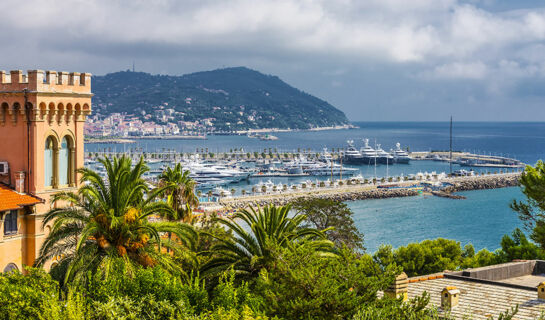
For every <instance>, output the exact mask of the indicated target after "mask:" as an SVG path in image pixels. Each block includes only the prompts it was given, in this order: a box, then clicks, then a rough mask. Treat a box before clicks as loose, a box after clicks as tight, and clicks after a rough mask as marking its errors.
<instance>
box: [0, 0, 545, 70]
mask: <svg viewBox="0 0 545 320" xmlns="http://www.w3.org/2000/svg"><path fill="white" fill-rule="evenodd" d="M479 2H480V1H472V2H471V3H470V4H468V3H467V2H465V3H462V2H461V0H412V1H406V0H367V1H361V0H338V1H330V0H276V1H268V0H232V1H223V0H187V1H177V0H156V1H144V0H135V1H122V0H74V1H65V0H51V1H47V2H45V1H40V0H28V1H20V0H3V1H1V2H0V12H3V13H4V14H3V19H2V20H0V28H1V29H2V30H3V32H2V33H0V41H2V43H9V44H11V45H12V46H17V44H19V45H20V46H21V47H23V44H24V47H25V49H27V50H29V51H32V52H39V53H40V54H43V59H44V60H45V61H55V59H65V57H66V56H67V55H70V53H72V54H73V56H78V55H79V56H80V57H86V58H90V61H91V60H92V61H100V60H101V59H112V60H115V59H117V58H119V57H121V58H125V56H126V55H128V53H130V54H138V53H139V52H144V53H143V54H145V55H146V56H149V58H150V59H153V57H154V55H158V56H159V55H160V56H161V57H165V56H169V57H179V58H180V59H182V58H185V57H186V56H187V54H188V52H197V53H199V54H202V53H206V56H207V57H212V56H213V57H215V59H216V60H218V61H221V60H222V59H223V58H224V57H225V56H226V55H227V54H230V53H233V55H236V56H237V57H240V58H239V60H242V61H244V60H245V59H246V60H247V61H248V60H251V59H254V60H255V59H260V60H261V61H265V60H269V61H276V62H277V63H286V62H288V63H289V62H290V59H292V58H291V57H294V56H295V57H299V59H300V60H304V61H311V60H312V59H318V58H319V59H322V60H323V59H328V60H330V61H338V66H339V68H341V69H343V68H344V69H346V68H348V69H349V68H350V65H357V64H369V63H382V64H390V65H398V64H401V65H417V66H419V68H421V70H427V71H420V72H421V73H422V74H424V75H425V76H427V77H435V78H436V79H438V78H465V79H468V78H469V79H485V78H487V77H489V76H491V75H497V72H500V71H501V70H504V71H505V72H506V73H505V74H511V75H513V74H517V76H520V77H526V76H534V75H536V74H541V73H542V70H543V69H544V68H543V67H542V63H541V61H540V60H541V57H542V54H541V53H542V52H544V51H545V50H544V49H543V44H542V42H543V41H545V11H544V10H519V11H512V12H489V11H486V10H484V9H480V8H479V7H478V5H479ZM23 39H24V40H23ZM29 44H30V45H29ZM33 45H34V46H35V47H32V46H33ZM16 51H17V50H15V51H13V52H11V51H10V52H4V53H5V55H4V56H3V61H2V63H4V64H16V62H17V61H18V59H21V54H20V53H18V52H16ZM19 51H20V50H19ZM196 55H198V54H196ZM57 57H58V58H57ZM256 57H258V58H256ZM74 59H76V58H74ZM502 61H503V62H502ZM506 61H510V63H516V64H518V65H517V66H516V67H513V66H510V65H509V64H508V65H505V64H504V62H506ZM95 63H96V62H95ZM347 65H348V67H346V66H347ZM498 70H500V71H498ZM514 70H518V71H516V72H515V71H514Z"/></svg>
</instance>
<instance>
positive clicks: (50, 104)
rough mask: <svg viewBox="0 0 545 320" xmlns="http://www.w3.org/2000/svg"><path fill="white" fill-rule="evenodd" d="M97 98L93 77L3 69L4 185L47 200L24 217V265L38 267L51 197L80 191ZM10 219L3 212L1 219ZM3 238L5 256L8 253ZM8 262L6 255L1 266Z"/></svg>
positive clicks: (0, 140)
mask: <svg viewBox="0 0 545 320" xmlns="http://www.w3.org/2000/svg"><path fill="white" fill-rule="evenodd" d="M91 97H92V93H91V74H89V73H81V74H80V73H77V72H71V73H68V72H55V71H46V72H44V71H42V70H29V71H28V73H27V74H23V72H22V71H21V70H15V71H11V72H10V73H9V74H7V73H6V72H5V71H0V183H2V184H3V185H4V186H7V187H9V188H12V189H14V191H16V192H17V193H18V194H27V195H29V196H33V197H35V198H39V199H41V200H42V201H41V203H38V204H35V205H34V206H33V207H32V208H28V207H27V208H26V209H25V210H22V211H21V213H20V214H19V215H18V224H17V228H18V230H17V235H21V239H20V241H19V242H20V246H21V252H22V257H21V259H22V261H21V263H23V264H27V265H32V263H33V262H34V259H35V257H36V256H37V253H38V251H39V249H40V246H41V243H42V242H43V240H44V238H45V235H46V234H47V232H48V227H47V226H46V228H45V230H42V218H43V214H44V213H46V212H47V211H49V210H50V209H51V208H52V207H51V203H50V197H51V195H53V194H55V193H57V192H60V191H75V190H76V188H77V187H78V183H79V182H78V177H77V173H76V170H77V168H80V167H83V158H84V149H83V139H84V138H83V125H84V122H85V118H86V116H87V115H89V114H90V112H91ZM2 169H3V170H2ZM0 200H1V199H0ZM6 215H7V214H6V213H5V212H0V219H2V220H4V217H5V216H6ZM1 222H3V223H4V222H5V221H1ZM0 231H1V230H0ZM3 236H4V234H0V253H1V251H5V250H7V249H5V248H3V244H5V243H6V242H7V241H6V240H8V239H6V238H5V237H3ZM9 240H10V241H9V242H15V243H17V241H15V240H14V239H12V238H10V239H9ZM16 247H17V246H13V245H11V247H10V249H9V250H17V248H16ZM2 263H4V261H2V254H0V268H2ZM14 264H15V265H18V264H19V263H18V262H14ZM18 267H19V266H18ZM0 271H2V270H1V269H0Z"/></svg>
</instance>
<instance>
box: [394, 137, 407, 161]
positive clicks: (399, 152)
mask: <svg viewBox="0 0 545 320" xmlns="http://www.w3.org/2000/svg"><path fill="white" fill-rule="evenodd" d="M392 155H393V156H394V162H395V163H409V161H411V157H409V153H408V152H407V151H405V150H403V149H401V144H400V143H399V142H398V143H396V148H395V149H394V150H392Z"/></svg>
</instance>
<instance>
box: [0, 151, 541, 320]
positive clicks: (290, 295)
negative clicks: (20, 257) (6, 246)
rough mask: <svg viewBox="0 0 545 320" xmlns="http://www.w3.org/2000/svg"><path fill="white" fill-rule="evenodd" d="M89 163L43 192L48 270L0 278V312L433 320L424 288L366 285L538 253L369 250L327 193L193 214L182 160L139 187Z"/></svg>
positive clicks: (420, 247) (123, 169)
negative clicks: (398, 293) (402, 294)
mask: <svg viewBox="0 0 545 320" xmlns="http://www.w3.org/2000/svg"><path fill="white" fill-rule="evenodd" d="M101 161H102V163H103V165H104V166H105V167H106V169H107V170H106V172H107V178H106V180H103V179H102V178H101V177H100V176H98V175H97V174H96V173H95V172H93V171H90V170H86V169H82V170H80V173H81V174H82V180H83V182H84V183H83V184H82V187H80V189H79V190H78V191H77V192H76V193H61V194H59V195H57V196H55V197H54V201H63V202H66V201H67V202H69V203H71V204H72V205H71V206H69V207H64V208H63V209H53V210H52V211H50V212H49V213H48V214H47V215H46V218H45V223H49V222H53V227H52V231H51V233H50V234H49V235H48V237H47V239H46V241H45V243H44V245H43V247H42V248H41V251H40V253H41V255H40V257H39V259H38V260H37V263H36V264H37V266H41V265H44V264H47V263H50V262H52V261H55V265H54V266H53V267H52V268H51V271H50V273H46V272H45V271H44V270H43V269H41V268H27V271H28V274H27V275H22V274H20V273H19V272H13V273H9V274H0V319H97V320H99V319H100V320H102V319H354V320H370V319H396V320H397V319H399V320H408V319H423V320H434V319H442V318H441V317H440V316H439V314H438V313H437V311H436V310H434V309H433V308H432V307H430V306H429V305H428V303H429V296H428V295H427V294H424V295H423V296H420V297H415V298H414V299H412V300H410V301H408V302H406V303H403V302H401V301H400V300H395V299H391V298H378V295H377V293H378V292H379V291H381V290H384V289H385V288H387V287H388V286H390V285H391V284H392V281H393V279H394V277H395V276H396V275H397V274H399V273H400V272H401V271H402V270H404V271H405V272H406V273H407V274H408V275H409V276H418V275H422V274H429V273H434V272H440V271H443V270H445V269H450V270H457V269H461V268H467V267H478V266H484V265H489V264H495V263H501V262H507V261H511V260H513V259H536V258H543V257H545V254H544V249H543V245H542V244H541V243H539V245H536V244H534V243H533V242H531V241H529V240H528V239H527V238H526V236H525V234H524V233H523V232H522V231H521V230H519V229H516V230H515V231H514V232H513V234H512V235H511V236H508V235H506V236H504V238H503V239H502V242H501V249H498V250H497V251H495V252H489V251H487V250H481V251H479V252H477V253H475V250H474V248H473V247H472V246H471V245H467V246H465V247H464V248H462V247H461V246H460V243H459V242H456V241H453V240H447V239H435V240H426V241H423V242H421V243H412V244H409V245H407V246H405V247H399V248H397V249H393V248H392V247H391V246H382V247H381V248H380V249H379V250H378V251H377V252H376V253H375V254H374V255H369V254H367V253H366V252H365V250H364V249H363V245H362V244H361V239H362V237H363V236H362V235H361V234H359V232H357V230H356V229H355V228H354V221H353V219H352V212H351V211H350V210H349V209H348V208H347V207H346V206H345V205H343V204H339V203H336V202H332V201H330V200H327V201H323V200H319V199H317V200H305V201H301V202H299V203H297V204H294V207H291V206H289V205H288V206H285V207H275V206H267V207H264V208H251V207H250V208H248V209H246V210H242V211H239V212H238V213H237V214H235V215H234V216H233V217H232V218H225V217H204V218H200V219H197V218H195V217H194V216H193V214H192V208H193V207H194V206H195V205H196V199H195V195H194V194H193V190H194V189H193V187H194V185H193V181H192V180H191V179H188V178H187V173H186V172H185V171H184V170H183V169H182V168H181V166H177V167H175V168H173V169H170V170H167V171H165V172H164V173H163V174H162V175H161V176H160V183H159V184H158V187H157V188H155V189H149V187H148V185H147V184H146V183H145V182H144V181H143V180H142V174H143V173H144V172H146V171H147V170H148V168H147V167H146V166H145V165H144V164H143V163H142V162H138V163H136V164H134V165H133V164H132V163H131V161H130V160H129V159H128V158H118V159H114V160H113V161H112V160H109V159H102V160H101ZM537 167H538V168H541V167H543V165H542V164H538V166H537ZM544 172H545V171H543V170H542V169H539V170H538V172H537V173H536V172H534V171H532V169H530V168H529V169H527V172H526V173H525V175H524V178H523V179H522V180H521V184H522V186H523V190H524V188H525V190H528V192H527V193H526V194H527V196H528V202H526V203H522V202H518V203H516V204H513V206H514V207H515V208H520V207H521V206H525V205H526V206H527V207H525V208H526V209H527V210H525V211H523V213H530V212H533V213H538V212H540V211H539V210H541V209H540V208H541V207H540V206H541V205H543V204H544V202H543V201H542V200H541V199H538V198H537V194H539V192H537V193H533V192H530V190H532V188H533V187H535V186H536V184H539V183H542V181H545V174H544ZM530 177H533V178H532V179H530ZM543 186H545V183H543ZM533 190H536V189H533ZM292 208H293V209H295V210H293V211H290V210H291V209H292ZM289 212H293V214H288V213H289ZM528 217H530V216H528ZM148 218H150V219H148ZM151 218H153V219H151ZM159 218H160V219H159ZM540 219H541V217H540V216H538V217H536V220H535V221H536V223H534V225H533V226H534V230H533V231H532V235H531V236H532V239H534V238H535V236H533V235H534V234H536V233H539V232H540V231H539V230H538V231H536V230H535V228H540V226H541V224H540V223H537V221H541V220H540ZM337 229H338V230H344V232H346V233H347V234H345V235H340V234H338V233H336V232H334V231H335V230H337ZM536 239H540V238H536ZM536 239H534V240H535V241H536V242H537V240H536ZM358 242H360V243H358ZM516 312H517V308H516V307H515V308H514V309H513V310H508V311H506V312H505V314H503V315H502V316H501V317H500V318H499V319H502V320H508V319H512V318H513V315H514V314H516Z"/></svg>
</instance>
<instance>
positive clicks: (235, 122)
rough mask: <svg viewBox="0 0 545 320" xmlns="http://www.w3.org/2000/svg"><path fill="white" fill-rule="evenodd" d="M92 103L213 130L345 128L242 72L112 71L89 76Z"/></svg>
mask: <svg viewBox="0 0 545 320" xmlns="http://www.w3.org/2000/svg"><path fill="white" fill-rule="evenodd" d="M93 92H94V94H95V96H94V98H93V104H94V105H95V107H96V111H97V112H100V113H101V114H105V115H107V114H109V113H113V112H126V113H128V114H135V115H138V116H142V114H143V113H142V111H145V113H146V114H155V111H156V110H158V109H160V108H161V107H160V106H162V108H163V109H165V108H171V109H174V110H175V111H176V112H177V113H176V115H175V119H172V120H183V121H196V120H201V119H206V118H215V120H212V122H213V124H214V126H215V127H216V129H217V130H240V129H248V128H292V129H308V128H313V127H323V126H333V125H341V124H347V123H348V119H347V118H346V116H345V114H344V113H343V112H342V111H340V110H338V109H336V108H335V107H333V106H332V105H330V104H329V103H327V102H326V101H324V100H321V99H318V98H316V97H314V96H312V95H310V94H307V93H305V92H302V91H301V90H298V89H296V88H294V87H292V86H290V85H288V84H287V83H285V82H284V81H282V80H280V79H279V78H278V77H276V76H272V75H265V74H262V73H260V72H257V71H254V70H250V69H248V68H244V67H237V68H226V69H218V70H213V71H205V72H197V73H192V74H187V75H183V76H164V75H151V74H148V73H143V72H129V71H126V72H116V73H111V74H107V75H105V76H95V77H93Z"/></svg>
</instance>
